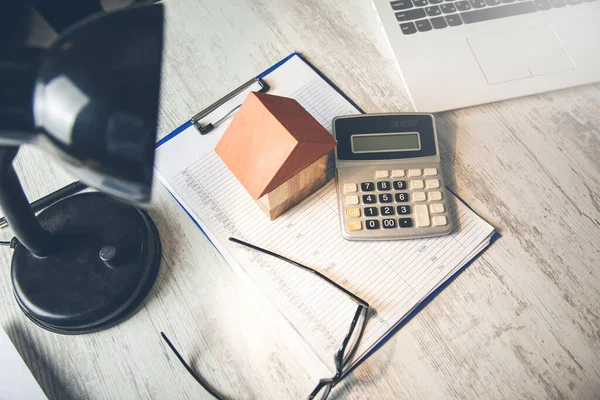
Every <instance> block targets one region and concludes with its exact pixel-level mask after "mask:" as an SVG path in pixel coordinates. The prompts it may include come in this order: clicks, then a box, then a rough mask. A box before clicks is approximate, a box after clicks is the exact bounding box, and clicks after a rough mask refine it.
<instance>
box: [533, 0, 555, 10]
mask: <svg viewBox="0 0 600 400" xmlns="http://www.w3.org/2000/svg"><path fill="white" fill-rule="evenodd" d="M533 4H535V8H537V9H538V10H539V11H546V10H549V9H551V8H552V6H551V5H550V2H549V1H548V0H534V1H533Z"/></svg>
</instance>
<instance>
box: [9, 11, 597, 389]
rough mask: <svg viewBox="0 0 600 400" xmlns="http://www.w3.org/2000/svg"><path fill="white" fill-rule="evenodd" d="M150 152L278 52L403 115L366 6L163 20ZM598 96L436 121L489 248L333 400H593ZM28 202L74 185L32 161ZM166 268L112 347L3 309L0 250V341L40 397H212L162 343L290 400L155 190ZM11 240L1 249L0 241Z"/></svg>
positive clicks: (200, 242) (297, 376) (214, 265)
mask: <svg viewBox="0 0 600 400" xmlns="http://www.w3.org/2000/svg"><path fill="white" fill-rule="evenodd" d="M166 9H167V17H166V22H167V28H166V51H165V57H164V69H163V85H162V105H161V120H160V136H164V135H165V134H167V133H168V132H169V131H170V130H172V129H173V128H175V127H177V126H178V125H180V124H181V123H182V122H184V121H185V120H186V119H188V118H189V117H190V116H191V115H192V114H194V113H195V112H197V111H198V110H199V109H201V108H203V107H204V106H206V105H208V104H210V103H211V102H212V101H214V100H215V99H217V98H219V97H220V96H222V95H224V94H225V93H226V92H228V91H229V90H231V89H233V88H235V87H236V86H238V85H239V84H240V83H242V82H244V81H246V80H247V79H248V78H249V77H251V76H254V75H255V74H256V73H257V72H259V71H262V70H263V69H265V68H266V67H268V66H270V65H271V64H273V63H274V62H275V61H277V60H279V59H281V58H283V57H284V56H286V55H287V54H289V53H290V52H292V51H294V50H299V51H301V52H302V53H304V54H305V55H306V57H307V58H309V59H310V60H311V61H312V62H313V63H314V64H315V65H316V66H317V67H319V68H320V69H321V70H322V71H323V72H324V73H325V74H326V75H328V76H329V77H331V78H332V79H333V80H334V81H335V82H336V83H337V84H338V85H339V86H340V87H341V88H342V89H343V90H344V91H345V92H346V93H347V94H348V95H349V96H350V97H351V98H352V99H354V100H355V101H356V102H357V103H358V104H359V105H360V106H361V107H363V108H364V109H365V110H366V111H367V112H392V111H410V110H411V104H410V102H409V99H408V96H407V93H406V90H405V87H404V85H403V82H402V79H401V77H400V72H399V69H398V67H397V65H396V63H395V61H394V59H393V56H392V52H391V49H390V48H389V46H388V44H387V42H386V38H385V37H384V35H383V32H382V29H381V28H380V26H379V21H378V17H377V15H376V13H375V11H374V8H373V6H372V4H371V2H370V1H368V0H351V1H334V0H320V1H317V0H306V1H305V0H303V1H298V0H274V1H268V2H266V1H260V0H248V1H245V2H240V1H235V0H202V1H200V0H177V1H169V2H166ZM599 110H600V85H588V86H584V87H578V88H572V89H568V90H562V91H559V92H553V93H546V94H540V95H536V96H530V97H526V98H521V99H515V100H510V101H504V102H501V103H496V104H490V105H483V106H479V107H473V108H468V109H462V110H458V111H454V112H446V113H441V114H438V115H437V123H438V129H439V136H440V139H441V140H440V141H441V152H442V159H443V163H444V167H445V170H446V171H447V172H448V173H449V185H450V186H451V187H452V189H453V190H454V191H456V192H457V193H458V194H459V195H460V196H461V197H462V198H463V199H464V200H465V201H466V202H467V203H468V204H469V205H471V206H472V207H473V208H474V210H475V211H476V212H478V213H479V214H480V215H481V216H483V217H484V218H486V219H487V220H488V221H489V222H491V223H492V224H493V225H495V226H496V227H497V229H498V230H499V231H500V232H501V234H502V237H501V239H500V240H499V241H497V242H496V243H495V244H494V245H493V246H492V247H491V248H490V249H489V250H488V251H487V252H486V253H485V254H484V255H483V256H482V257H480V258H479V259H478V260H477V261H476V262H475V263H474V264H473V265H471V266H470V267H469V268H468V269H467V270H466V271H465V272H464V273H463V274H462V275H461V276H460V277H459V278H458V279H457V280H456V281H455V282H454V283H452V284H451V285H450V286H449V287H448V288H446V289H445V290H444V291H443V292H442V293H441V294H440V295H439V296H438V297H437V298H436V299H435V300H434V301H433V302H432V303H431V304H430V305H429V306H428V307H426V308H425V309H424V310H423V311H422V312H421V313H420V314H419V315H418V316H416V317H415V318H414V319H413V320H412V321H411V322H410V323H409V324H408V325H407V326H406V327H404V328H403V329H402V330H401V331H400V332H398V333H397V334H396V335H395V336H394V337H393V338H392V339H391V340H390V341H389V342H388V344H386V345H385V346H383V348H381V349H380V350H379V351H378V352H377V353H376V354H375V355H374V356H373V357H372V358H371V359H370V360H368V361H367V362H366V363H365V364H364V365H363V366H361V367H360V368H359V369H358V370H357V371H356V372H355V373H354V374H353V375H352V376H351V377H350V378H349V379H347V380H346V381H345V382H344V383H343V384H340V385H339V386H338V387H337V388H336V389H335V391H334V394H333V398H334V399H342V398H344V399H345V398H348V399H364V398H370V399H379V398H381V399H403V398H407V399H408V398H502V399H507V398H563V397H566V398H594V397H597V396H599V395H600V362H599V360H600V294H599V290H600V276H599V274H600V272H599V268H600V244H599V242H600V132H599V130H600V112H599ZM17 170H18V172H19V174H20V176H21V178H22V180H23V186H24V187H25V190H26V192H27V193H28V195H29V196H30V198H31V199H35V198H38V197H40V196H43V195H44V194H46V193H49V192H51V191H52V190H55V189H57V188H59V187H61V186H63V185H65V184H67V183H69V182H71V181H73V180H74V178H73V177H72V176H71V175H70V174H68V173H67V172H65V170H64V169H63V167H62V166H60V165H59V164H58V163H57V162H56V161H55V160H53V159H51V158H49V157H48V156H47V155H46V154H44V153H42V152H41V151H39V150H38V149H32V148H25V149H23V150H22V151H21V153H20V155H19V157H18V160H17ZM150 213H151V214H152V217H153V218H154V219H155V221H156V223H157V225H158V228H159V230H160V234H161V237H162V243H163V249H164V258H163V263H162V269H161V272H160V275H159V278H158V281H157V283H156V285H155V287H154V289H153V291H152V293H151V296H150V298H149V299H148V301H147V302H146V304H145V306H144V307H143V308H142V309H141V310H140V311H139V312H138V313H137V314H136V315H135V316H134V317H133V318H131V319H130V320H128V321H126V322H125V323H122V324H120V325H118V326H117V327H115V328H112V329H110V330H108V331H104V332H100V333H96V334H90V335H84V336H74V337H69V336H60V335H55V334H51V333H48V332H45V331H43V330H41V329H39V328H37V327H36V326H34V325H33V324H32V323H31V322H29V320H27V318H26V317H25V316H24V315H23V314H21V312H20V311H19V308H18V307H17V304H16V303H15V301H14V299H13V297H12V288H11V285H10V276H9V267H10V256H11V253H10V251H8V250H1V249H0V266H1V267H2V272H1V273H0V325H1V326H2V327H3V328H5V329H6V330H7V331H8V334H9V336H10V337H11V338H12V340H13V341H14V342H15V344H16V346H17V347H18V349H19V350H20V352H21V354H22V356H23V358H24V359H25V361H26V362H27V364H28V365H29V366H30V368H31V369H32V370H33V374H34V375H35V377H36V378H37V379H38V381H39V382H40V385H41V386H42V388H43V389H44V390H45V391H46V393H47V394H48V395H49V396H50V397H52V398H61V399H65V398H66V399H71V398H72V399H82V398H94V399H96V398H100V399H102V398H106V399H118V398H123V399H132V398H165V399H166V398H210V397H209V396H208V395H207V394H206V393H205V392H204V391H203V389H202V388H201V387H200V386H199V385H197V384H196V383H195V382H194V381H193V380H192V378H191V377H190V376H189V375H188V374H187V373H186V372H185V371H184V370H183V368H182V367H181V366H180V365H179V364H178V363H177V362H176V360H175V359H174V357H173V356H172V355H171V354H170V353H169V352H168V351H167V349H166V347H165V345H164V344H163V343H162V341H161V340H160V337H159V332H160V331H161V330H164V331H165V332H167V333H168V334H169V335H170V336H171V338H172V339H173V340H174V341H175V343H176V345H177V346H178V347H179V348H180V350H181V351H182V352H183V353H184V355H185V356H186V357H187V358H188V359H189V360H192V362H193V365H194V366H195V368H196V370H197V371H199V372H200V373H201V374H202V375H203V376H204V377H206V379H207V380H208V381H209V382H210V383H211V384H213V385H214V386H215V387H216V388H218V390H220V391H221V392H222V393H223V394H225V395H227V396H228V397H229V398H235V399H259V398H260V399H262V398H272V399H287V398H291V399H299V398H304V397H305V396H306V395H307V394H308V393H309V392H310V390H311V389H312V388H313V385H314V384H315V383H316V380H317V378H318V377H313V376H310V375H309V373H308V372H307V371H305V370H304V368H303V367H302V366H301V364H300V363H299V362H297V361H296V360H295V358H294V356H293V352H292V351H291V350H289V349H288V348H287V347H285V345H284V341H283V340H282V339H281V338H280V337H279V333H278V332H277V331H275V330H274V329H273V328H272V324H271V322H270V321H271V320H272V319H273V318H278V316H277V315H275V314H274V313H272V312H271V311H269V309H268V308H266V307H264V304H262V303H261V301H260V300H259V299H256V298H255V297H254V296H251V295H250V291H249V289H248V288H247V287H246V286H245V285H244V284H242V283H241V282H240V280H239V279H238V277H237V275H235V273H234V272H233V271H232V270H231V269H230V268H229V267H228V266H227V264H226V263H225V262H224V261H223V260H222V259H221V257H220V256H219V254H218V253H217V251H216V250H215V249H214V248H213V247H212V246H211V245H210V243H209V242H208V240H207V239H206V238H205V237H204V236H203V234H202V233H201V232H200V231H199V230H198V229H197V228H196V226H195V225H194V224H193V222H192V221H191V220H190V219H189V218H188V217H187V216H186V215H185V213H184V212H183V210H182V209H181V208H180V207H179V206H178V205H177V204H176V202H175V201H174V200H173V199H172V198H171V196H170V195H169V194H168V193H167V191H166V190H165V188H164V187H162V186H161V185H160V183H158V182H156V185H155V192H154V201H153V203H152V206H151V208H150ZM10 235H11V232H10V231H9V230H4V231H2V232H0V240H3V239H4V240H5V239H7V238H10Z"/></svg>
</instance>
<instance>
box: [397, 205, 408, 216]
mask: <svg viewBox="0 0 600 400" xmlns="http://www.w3.org/2000/svg"><path fill="white" fill-rule="evenodd" d="M407 214H410V206H398V215H407Z"/></svg>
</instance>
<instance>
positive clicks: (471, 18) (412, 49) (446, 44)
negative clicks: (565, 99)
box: [374, 0, 600, 112]
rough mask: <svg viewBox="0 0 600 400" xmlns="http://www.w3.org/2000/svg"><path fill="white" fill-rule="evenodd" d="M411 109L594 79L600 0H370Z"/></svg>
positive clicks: (598, 73) (599, 49)
mask: <svg viewBox="0 0 600 400" xmlns="http://www.w3.org/2000/svg"><path fill="white" fill-rule="evenodd" d="M374 3H375V8H376V9H377V12H378V14H379V17H380V19H381V21H382V23H383V27H384V29H385V32H386V34H387V37H388V39H389V42H390V45H391V47H392V49H393V51H394V54H395V56H396V59H397V61H398V64H399V66H400V70H401V71H402V76H403V78H404V81H405V83H406V86H407V87H408V90H409V92H410V95H411V98H412V101H413V104H414V106H415V109H416V110H417V111H419V112H435V111H444V110H451V109H455V108H461V107H468V106H472V105H477V104H483V103H489V102H493V101H498V100H504V99H509V98H514V97H519V96H526V95H530V94H534V93H540V92H545V91H549V90H556V89H562V88H567V87H571V86H576V85H583V84H587V83H592V82H598V81H600V0H396V1H390V0H374Z"/></svg>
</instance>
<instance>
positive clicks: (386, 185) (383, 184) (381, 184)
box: [377, 181, 390, 190]
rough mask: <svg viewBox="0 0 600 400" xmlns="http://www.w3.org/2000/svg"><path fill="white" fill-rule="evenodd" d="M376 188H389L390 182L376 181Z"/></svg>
mask: <svg viewBox="0 0 600 400" xmlns="http://www.w3.org/2000/svg"><path fill="white" fill-rule="evenodd" d="M377 190H390V183H389V182H386V181H383V182H377Z"/></svg>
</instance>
